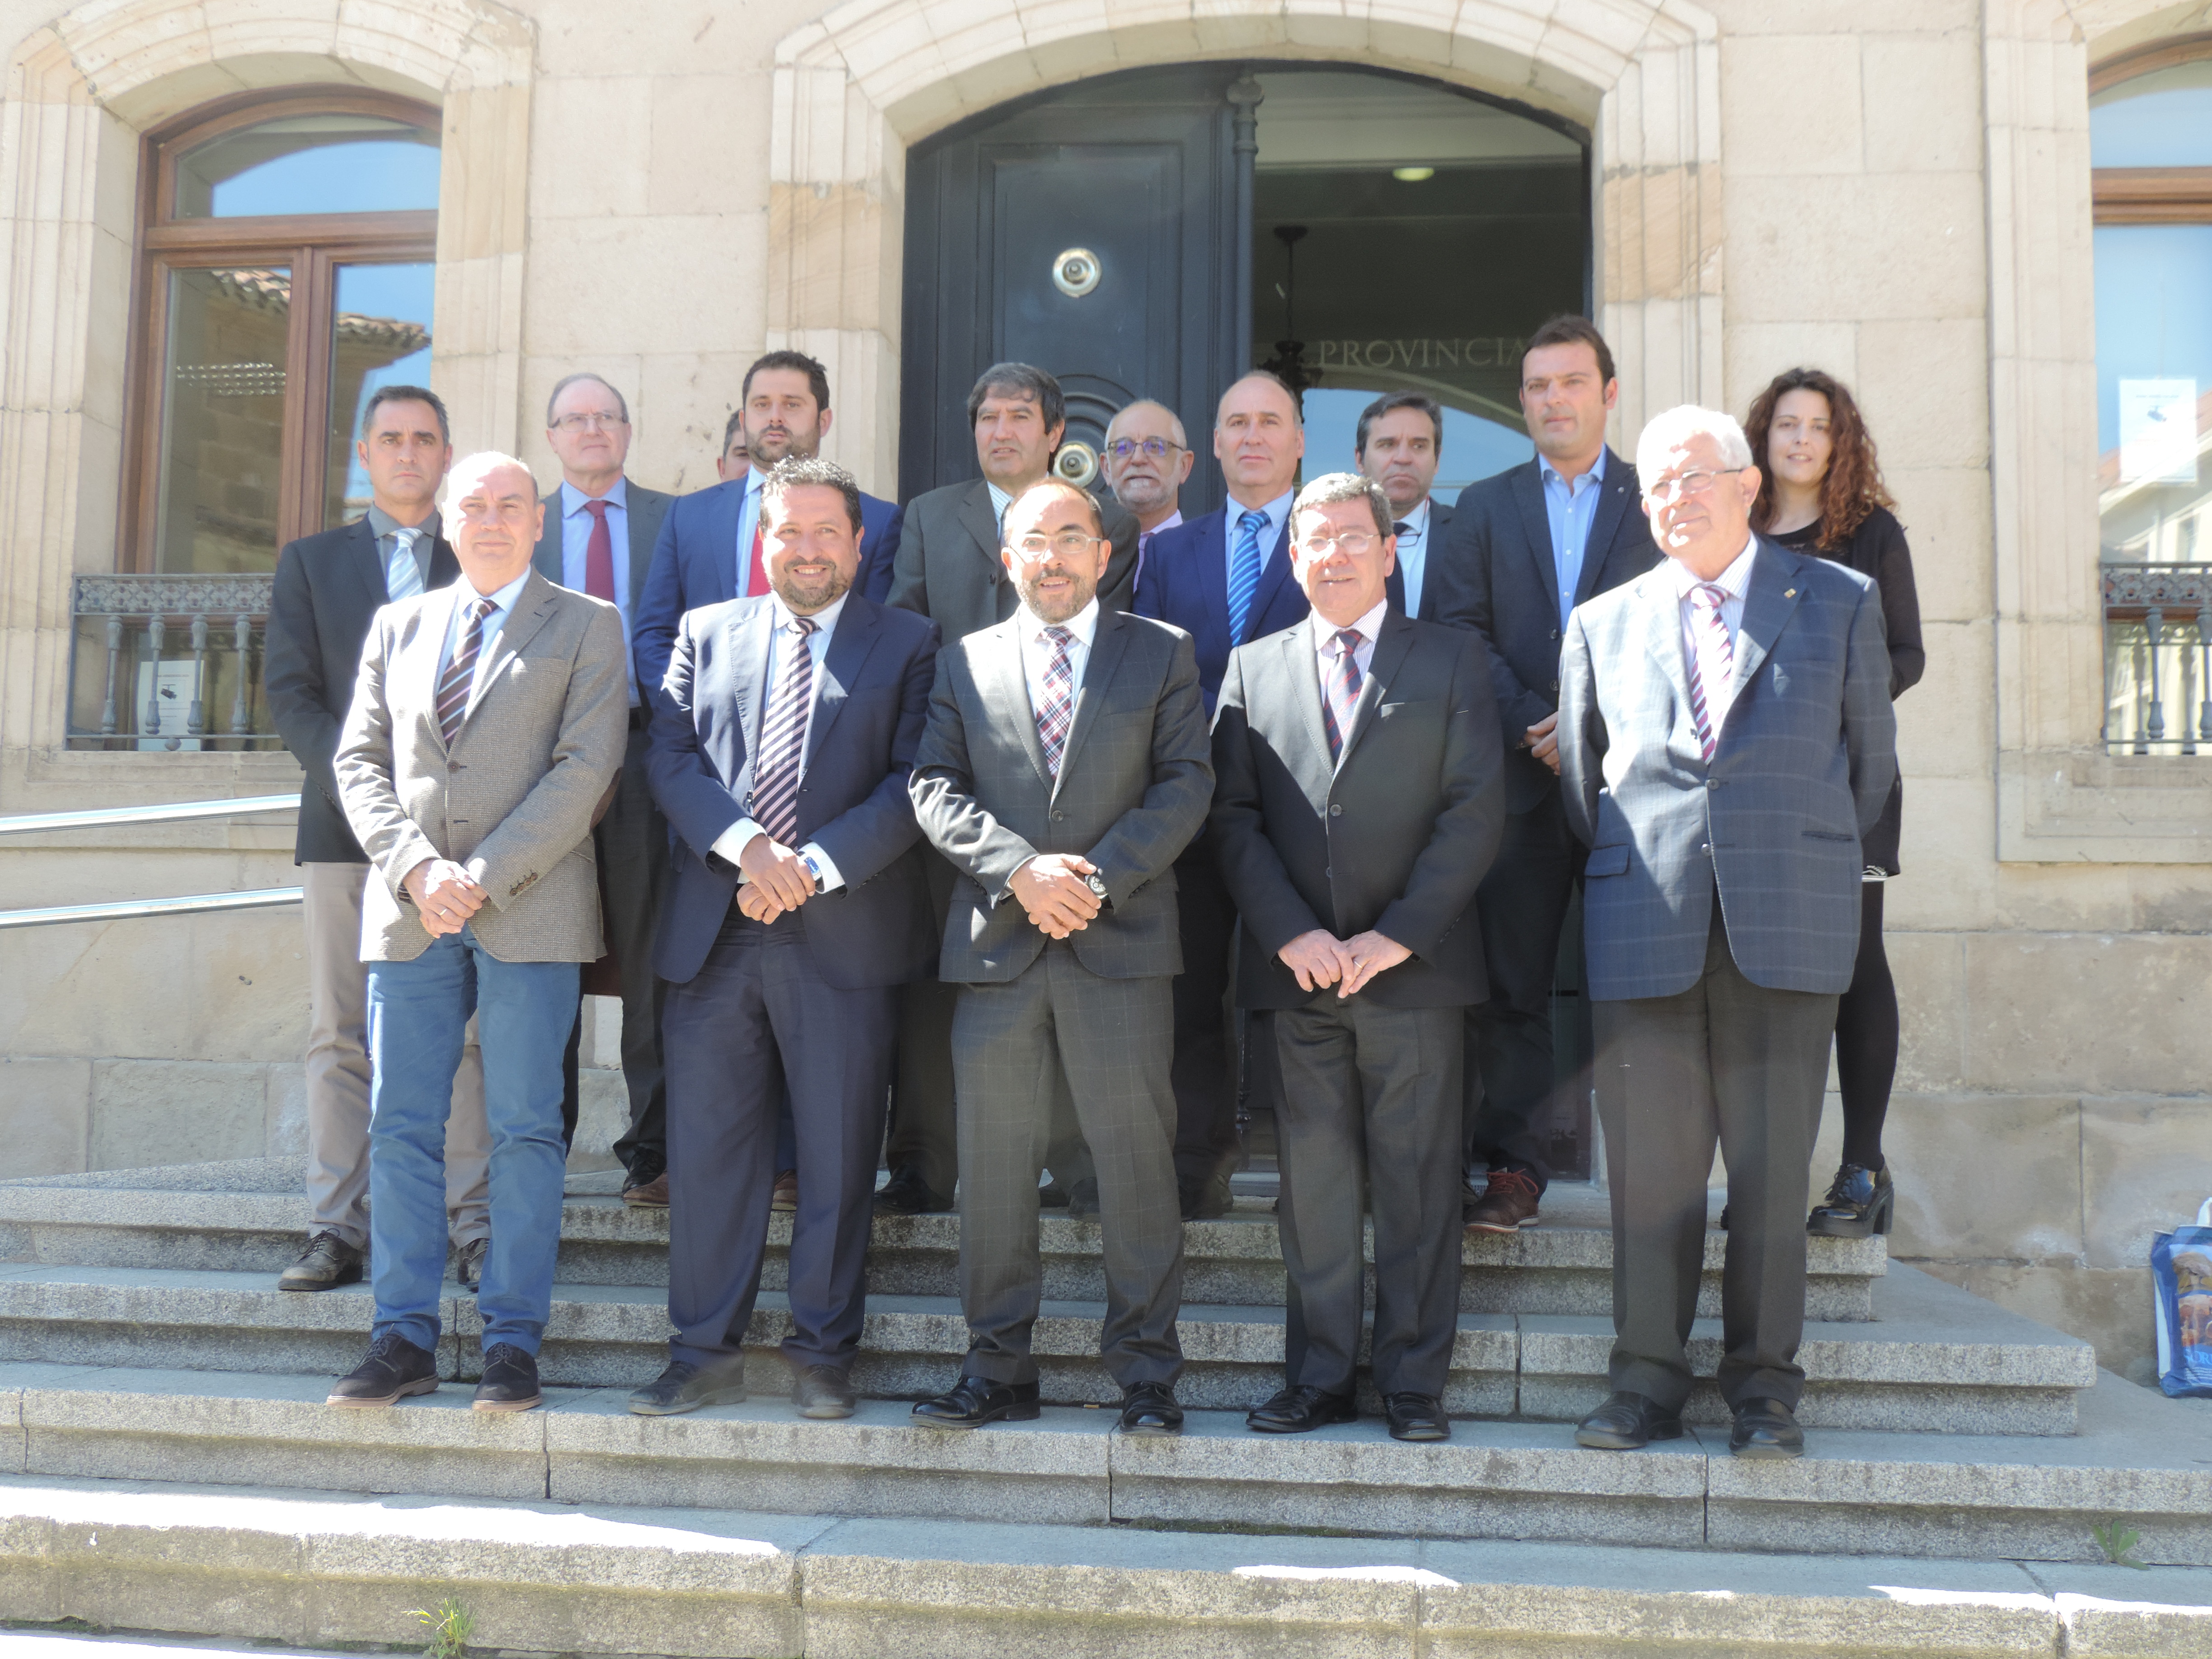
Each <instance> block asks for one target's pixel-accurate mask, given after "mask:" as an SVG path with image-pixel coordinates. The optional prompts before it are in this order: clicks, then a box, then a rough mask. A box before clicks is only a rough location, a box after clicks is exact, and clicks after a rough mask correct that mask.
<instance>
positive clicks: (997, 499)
mask: <svg viewBox="0 0 2212 1659" xmlns="http://www.w3.org/2000/svg"><path fill="white" fill-rule="evenodd" d="M983 488H984V489H987V490H989V491H990V492H991V522H992V523H993V524H994V525H996V526H998V528H999V540H1000V543H1001V544H1003V543H1004V542H1005V541H1006V509H1007V508H1008V507H1012V505H1013V504H1014V498H1013V497H1012V495H1008V494H1006V491H1005V490H1003V489H1000V488H999V486H998V485H996V484H994V483H992V482H991V481H990V480H989V479H988V478H986V479H984V480H983Z"/></svg>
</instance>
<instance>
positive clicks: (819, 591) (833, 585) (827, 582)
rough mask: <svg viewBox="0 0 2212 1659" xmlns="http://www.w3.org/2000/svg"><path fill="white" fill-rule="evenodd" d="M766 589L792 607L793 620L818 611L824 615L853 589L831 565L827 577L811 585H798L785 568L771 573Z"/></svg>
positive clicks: (843, 575) (820, 578)
mask: <svg viewBox="0 0 2212 1659" xmlns="http://www.w3.org/2000/svg"><path fill="white" fill-rule="evenodd" d="M768 585H769V587H771V588H772V589H774V590H775V596H776V598H778V599H781V600H782V601H783V602H784V604H786V605H788V606H790V607H791V614H792V615H793V616H794V617H811V616H812V615H813V614H814V613H815V612H816V611H827V610H828V609H829V607H830V606H831V605H835V604H836V603H837V601H838V600H839V599H842V597H843V596H844V594H845V592H846V591H847V590H848V589H849V588H850V587H851V586H853V584H852V583H851V582H850V581H848V580H847V579H846V576H845V573H844V572H843V571H842V570H841V569H839V568H837V567H836V565H834V564H833V565H831V566H830V567H829V573H828V574H826V575H823V576H821V577H819V578H817V580H813V581H811V582H802V581H800V580H799V579H798V578H796V577H794V576H793V575H792V574H791V573H790V571H789V570H788V569H783V570H771V571H770V572H769V578H768Z"/></svg>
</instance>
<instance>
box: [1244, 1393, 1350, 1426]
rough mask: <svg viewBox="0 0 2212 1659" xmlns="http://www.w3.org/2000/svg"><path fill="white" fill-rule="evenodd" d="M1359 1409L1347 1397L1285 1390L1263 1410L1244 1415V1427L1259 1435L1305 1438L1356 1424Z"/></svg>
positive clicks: (1261, 1408) (1257, 1408) (1264, 1406)
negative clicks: (1339, 1425)
mask: <svg viewBox="0 0 2212 1659" xmlns="http://www.w3.org/2000/svg"><path fill="white" fill-rule="evenodd" d="M1358 1420H1359V1407H1358V1406H1356V1405H1354V1404H1353V1403H1352V1396H1351V1395H1348V1394H1331V1393H1329V1392H1328V1390H1327V1389H1313V1388H1307V1387H1305V1386H1304V1385H1303V1384H1300V1385H1297V1386H1294V1387H1291V1388H1287V1389H1284V1390H1283V1391H1282V1392H1281V1393H1280V1394H1279V1395H1276V1396H1275V1397H1274V1398H1273V1399H1272V1400H1270V1401H1267V1404H1265V1405H1263V1406H1255V1407H1252V1409H1251V1410H1250V1411H1249V1412H1247V1413H1244V1426H1245V1427H1246V1428H1248V1429H1251V1430H1253V1431H1255V1432H1257V1433H1260V1434H1304V1433H1306V1432H1307V1431H1310V1430H1313V1429H1325V1428H1327V1427H1328V1425H1330V1424H1332V1423H1356V1422H1358Z"/></svg>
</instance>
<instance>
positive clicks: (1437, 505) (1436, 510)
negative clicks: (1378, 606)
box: [1398, 501, 1451, 622]
mask: <svg viewBox="0 0 2212 1659" xmlns="http://www.w3.org/2000/svg"><path fill="white" fill-rule="evenodd" d="M1450 526H1451V509H1450V508H1449V507H1446V506H1445V505H1444V504H1443V502H1442V501H1431V502H1430V503H1429V537H1428V541H1427V542H1426V544H1425V547H1424V550H1423V555H1422V559H1421V610H1420V620H1421V621H1423V622H1434V621H1435V620H1436V619H1437V568H1439V567H1440V566H1441V565H1442V563H1443V550H1444V532H1445V531H1446V530H1447V529H1449V527H1450ZM1398 608H1399V609H1400V610H1401V611H1402V610H1404V609H1405V608H1406V607H1405V606H1404V605H1402V604H1401V605H1399V607H1398Z"/></svg>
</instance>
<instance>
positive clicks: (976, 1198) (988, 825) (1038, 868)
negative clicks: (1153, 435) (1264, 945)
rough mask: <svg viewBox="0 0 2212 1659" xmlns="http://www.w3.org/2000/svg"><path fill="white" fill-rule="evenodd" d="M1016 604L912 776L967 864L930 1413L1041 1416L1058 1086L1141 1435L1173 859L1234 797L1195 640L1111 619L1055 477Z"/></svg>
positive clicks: (947, 699)
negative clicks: (955, 1337)
mask: <svg viewBox="0 0 2212 1659" xmlns="http://www.w3.org/2000/svg"><path fill="white" fill-rule="evenodd" d="M1001 539H1002V541H1003V542H1004V547H1003V548H1002V550H1001V554H1000V556H1001V558H1002V559H1003V560H1004V562H1005V564H1006V569H1007V573H1008V574H1010V575H1011V576H1012V578H1013V580H1014V582H1015V584H1016V585H1017V586H1018V588H1019V590H1020V592H1021V604H1020V605H1019V607H1018V609H1017V610H1016V611H1015V612H1014V614H1013V615H1012V617H1009V618H1007V619H1006V621H1005V622H1002V623H999V624H998V625H997V626H995V627H992V628H987V629H983V630H982V631H981V632H980V633H975V634H970V635H968V636H967V638H965V639H963V640H961V641H957V643H953V644H950V645H947V646H946V647H945V649H944V650H943V651H942V652H940V653H939V656H938V659H937V684H936V686H935V688H934V690H933V691H932V693H931V696H930V709H929V725H928V728H927V731H926V732H925V733H924V735H923V738H922V744H921V753H920V754H919V755H918V756H917V757H915V764H914V772H913V775H912V782H911V788H912V790H913V794H914V803H915V817H916V818H917V819H918V820H919V821H920V822H921V829H922V833H923V834H924V835H925V836H927V837H928V838H929V840H930V841H931V842H932V843H933V844H934V845H935V846H936V848H937V849H938V850H939V852H941V853H942V854H945V857H946V858H947V859H948V860H951V863H952V866H953V867H954V869H955V870H956V871H957V872H958V874H959V879H958V883H957V886H956V887H955V889H954V890H953V894H952V906H951V915H950V917H949V919H948V920H947V921H946V923H945V950H944V953H943V956H942V957H941V958H940V960H939V975H941V976H942V977H943V978H945V979H946V980H948V981H953V982H955V983H957V984H958V986H959V987H960V991H959V1001H958V1004H957V1008H956V1010H955V1012H954V1015H953V1022H952V1066H953V1078H954V1086H955V1094H956V1098H957V1112H958V1146H959V1158H960V1193H959V1198H960V1302H961V1307H962V1310H963V1311H964V1312H965V1313H966V1315H967V1317H968V1330H969V1348H968V1357H967V1359H966V1360H965V1362H964V1363H963V1364H962V1366H961V1376H960V1380H959V1382H958V1383H957V1384H956V1385H955V1386H954V1387H953V1388H952V1389H951V1390H950V1391H949V1392H948V1393H946V1394H944V1395H940V1396H939V1397H938V1398H937V1399H934V1400H927V1401H923V1402H922V1403H921V1404H920V1405H918V1406H916V1407H915V1417H916V1419H919V1420H920V1421H921V1422H925V1423H930V1424H934V1425H938V1426H939V1427H943V1428H954V1429H971V1428H977V1427H980V1426H981V1425H983V1424H986V1423H990V1422H995V1421H998V1420H1000V1419H1029V1418H1034V1417H1036V1415H1037V1401H1038V1390H1037V1369H1036V1361H1035V1360H1034V1359H1033V1358H1030V1329H1031V1327H1032V1326H1033V1325H1034V1324H1035V1323H1036V1315H1037V1300H1038V1297H1039V1294H1040V1291H1041V1287H1042V1271H1041V1267H1040V1264H1039V1262H1038V1260H1037V1176H1038V1175H1039V1173H1040V1172H1041V1170H1042V1167H1043V1163H1044V1157H1045V1146H1046V1141H1047V1139H1048V1135H1049V1133H1050V1129H1051V1106H1052V1100H1053V1096H1054V1078H1055V1076H1064V1077H1065V1079H1066V1085H1067V1087H1068V1089H1069V1090H1070V1091H1071V1092H1072V1093H1073V1097H1074V1102H1075V1115H1076V1118H1077V1121H1079V1123H1080V1125H1081V1126H1082V1130H1083V1135H1084V1138H1085V1139H1086V1140H1087V1141H1089V1143H1090V1145H1091V1152H1092V1153H1093V1154H1094V1156H1095V1157H1096V1159H1097V1170H1098V1205H1099V1225H1100V1228H1101V1230H1102V1231H1103V1234H1104V1243H1105V1267H1106V1322H1105V1328H1104V1331H1103V1336H1102V1341H1101V1358H1103V1360H1104V1362H1105V1364H1106V1368H1107V1370H1108V1371H1109V1372H1110V1373H1111V1374H1112V1376H1113V1377H1114V1380H1115V1382H1116V1383H1119V1384H1120V1385H1121V1391H1122V1401H1121V1426H1122V1428H1123V1429H1124V1430H1126V1431H1129V1432H1132V1433H1139V1434H1172V1433H1174V1432H1176V1431H1178V1430H1179V1429H1181V1428H1182V1410H1181V1408H1180V1407H1177V1406H1176V1401H1175V1392H1174V1384H1175V1379H1176V1374H1177V1373H1178V1372H1179V1371H1180V1370H1182V1346H1181V1345H1180V1343H1179V1342H1178V1341H1177V1340H1176V1314H1177V1313H1178V1312H1179V1311H1180V1310H1181V1306H1182V1205H1181V1203H1180V1200H1178V1198H1177V1195H1176V1173H1175V1152H1174V1139H1175V1125H1176V1103H1175V1091H1174V1088H1173V1086H1172V1085H1171V1083H1170V1079H1169V1064H1170V1057H1171V1055H1172V1054H1173V1051H1174V1032H1175V1019H1174V1012H1173V1006H1172V994H1171V990H1170V987H1171V982H1172V981H1173V979H1174V976H1175V975H1176V972H1177V971H1178V970H1179V969H1181V967H1182V947H1181V945H1179V943H1178V931H1177V928H1176V888H1175V873H1174V868H1173V866H1174V864H1175V860H1176V854H1179V853H1181V852H1182V849H1183V848H1184V847H1185V846H1187V845H1188V843H1189V842H1190V839H1191V837H1192V836H1194V835H1196V834H1197V833H1198V829H1199V827H1200V824H1201V823H1204V822H1205V818H1206V806H1207V804H1208V802H1209V801H1210V800H1211V799H1212V792H1213V769H1212V764H1211V763H1210V761H1209V760H1208V757H1207V739H1206V709H1205V706H1204V704H1203V703H1202V702H1200V696H1199V689H1198V664H1197V659H1196V658H1195V657H1194V654H1193V653H1192V649H1191V642H1190V636H1189V635H1187V634H1184V633H1182V631H1181V630H1179V629H1174V628H1170V627H1169V626H1167V625H1166V624H1165V623H1156V622H1152V621H1148V620H1147V619H1146V618H1144V617H1133V616H1130V615H1128V614H1127V613H1126V612H1121V611H1106V610H1103V609H1102V608H1101V607H1100V605H1099V603H1098V598H1097V586H1098V582H1099V580H1100V578H1101V577H1102V576H1103V574H1104V573H1105V571H1106V568H1107V564H1108V561H1109V558H1110V556H1111V554H1112V547H1111V545H1110V544H1109V542H1108V540H1107V538H1106V537H1105V534H1104V526H1103V524H1102V522H1101V518H1100V513H1099V508H1098V503H1097V501H1096V500H1095V499H1093V497H1092V496H1091V495H1090V494H1089V492H1087V491H1085V490H1083V489H1077V488H1076V487H1075V486H1073V485H1072V484H1068V483H1063V482H1060V480H1057V479H1047V480H1045V481H1044V482H1043V483H1037V484H1033V485H1031V486H1030V488H1029V489H1026V490H1024V492H1023V493H1022V494H1021V495H1018V496H1017V497H1016V498H1015V499H1014V500H1013V501H1012V502H1011V503H1010V504H1009V505H1008V507H1007V508H1006V520H1005V528H1004V531H1003V532H1002V537H1001Z"/></svg>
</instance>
